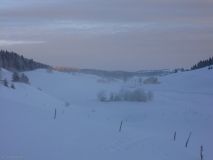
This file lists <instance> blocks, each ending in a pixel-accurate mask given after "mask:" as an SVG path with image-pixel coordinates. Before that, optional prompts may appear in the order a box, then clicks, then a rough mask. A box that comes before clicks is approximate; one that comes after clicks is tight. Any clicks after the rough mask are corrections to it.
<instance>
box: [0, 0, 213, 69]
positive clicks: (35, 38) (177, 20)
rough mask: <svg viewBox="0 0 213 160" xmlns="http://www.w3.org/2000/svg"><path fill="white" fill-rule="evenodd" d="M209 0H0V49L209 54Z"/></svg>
mask: <svg viewBox="0 0 213 160" xmlns="http://www.w3.org/2000/svg"><path fill="white" fill-rule="evenodd" d="M212 8H213V0H0V49H7V50H10V51H15V52H18V53H20V54H23V55H24V56H26V57H28V58H33V59H35V60H38V61H41V62H43V63H47V64H50V65H56V66H70V67H78V68H97V69H107V70H141V69H157V68H160V69H163V68H175V67H189V66H191V65H192V64H194V63H196V62H197V61H198V60H200V59H205V58H208V57H210V56H213V9H212Z"/></svg>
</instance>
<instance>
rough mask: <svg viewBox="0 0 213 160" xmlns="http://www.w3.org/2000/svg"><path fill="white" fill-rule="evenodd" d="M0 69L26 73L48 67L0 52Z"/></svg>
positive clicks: (13, 54)
mask: <svg viewBox="0 0 213 160" xmlns="http://www.w3.org/2000/svg"><path fill="white" fill-rule="evenodd" d="M0 67H2V68H5V69H8V70H11V71H28V70H34V69H38V68H49V67H50V66H48V65H45V64H42V63H39V62H35V61H34V60H33V59H27V58H24V57H23V56H20V55H18V54H17V53H15V52H9V51H4V50H0Z"/></svg>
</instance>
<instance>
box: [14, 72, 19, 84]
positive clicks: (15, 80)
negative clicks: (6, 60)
mask: <svg viewBox="0 0 213 160" xmlns="http://www.w3.org/2000/svg"><path fill="white" fill-rule="evenodd" d="M12 80H13V82H19V81H20V77H19V74H18V73H17V72H14V73H13V75H12Z"/></svg>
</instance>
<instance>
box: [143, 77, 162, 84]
mask: <svg viewBox="0 0 213 160" xmlns="http://www.w3.org/2000/svg"><path fill="white" fill-rule="evenodd" d="M143 83H144V84H159V83H160V82H159V80H158V78H157V77H149V78H147V79H145V80H144V81H143Z"/></svg>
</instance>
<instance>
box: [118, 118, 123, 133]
mask: <svg viewBox="0 0 213 160" xmlns="http://www.w3.org/2000/svg"><path fill="white" fill-rule="evenodd" d="M122 126H123V120H122V121H121V124H120V127H119V132H121V130H122Z"/></svg>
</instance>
